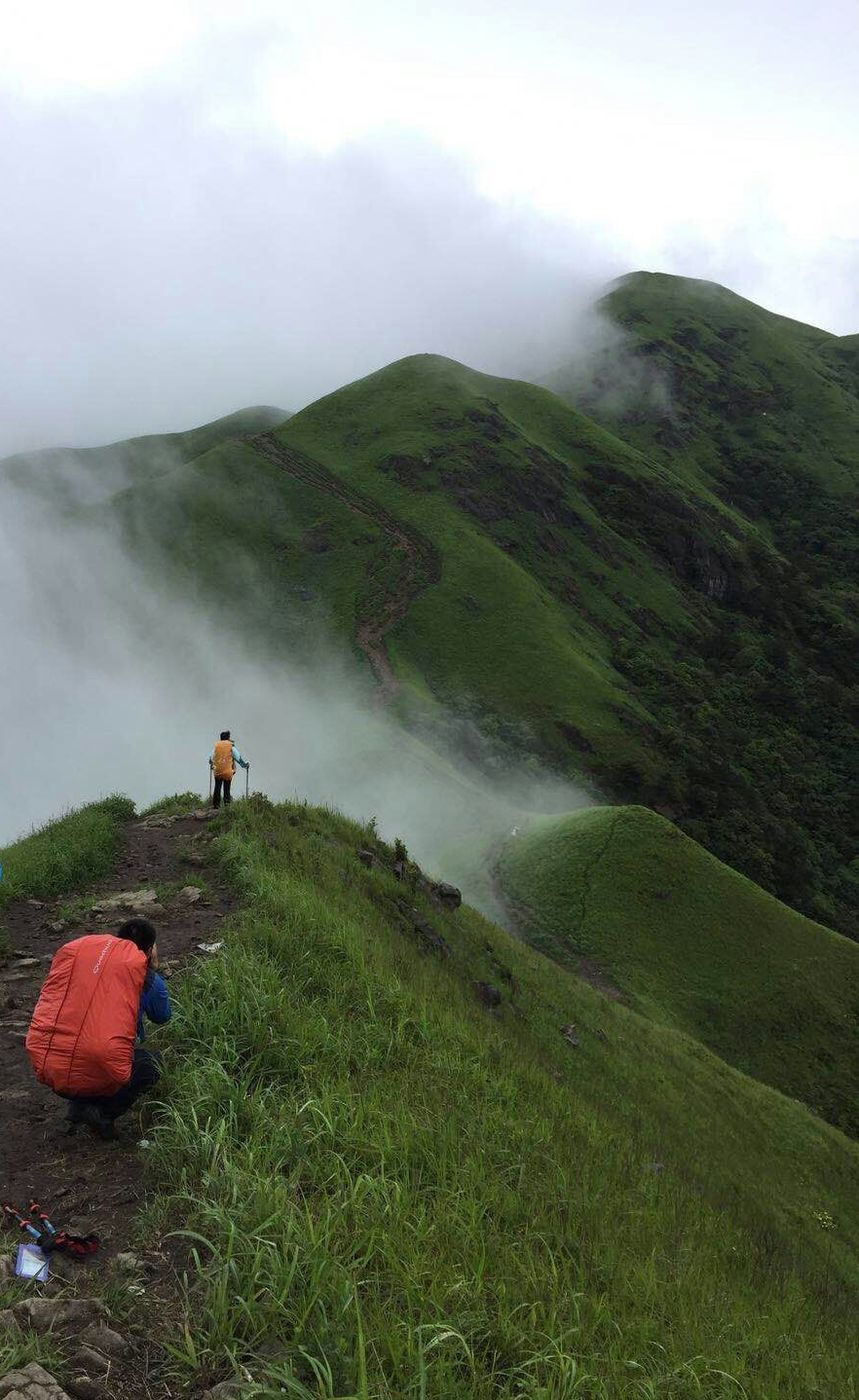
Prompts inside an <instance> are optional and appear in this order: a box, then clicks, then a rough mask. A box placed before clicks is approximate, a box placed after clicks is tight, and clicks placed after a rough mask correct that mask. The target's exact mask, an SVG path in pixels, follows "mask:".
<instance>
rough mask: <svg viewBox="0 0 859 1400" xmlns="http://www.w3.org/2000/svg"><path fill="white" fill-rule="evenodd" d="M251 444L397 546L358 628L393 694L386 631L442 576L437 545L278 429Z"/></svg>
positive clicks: (382, 683)
mask: <svg viewBox="0 0 859 1400" xmlns="http://www.w3.org/2000/svg"><path fill="white" fill-rule="evenodd" d="M251 444H252V446H253V447H254V448H256V450H257V452H261V453H262V455H263V456H264V457H267V458H268V459H269V461H271V462H274V464H275V465H276V466H278V467H281V468H282V469H283V470H284V471H286V472H288V473H289V474H290V476H293V477H295V478H296V480H298V481H303V482H305V483H306V484H307V485H308V486H312V487H314V488H315V489H316V490H317V491H323V492H325V494H326V495H329V496H333V497H334V498H335V499H336V500H338V501H340V502H341V503H342V504H343V505H345V506H346V507H347V508H348V509H349V510H351V511H353V512H354V514H356V515H361V516H363V517H364V518H365V519H366V520H369V521H371V522H372V523H373V524H374V525H376V526H378V528H379V529H380V530H381V531H382V532H383V533H384V534H385V535H386V536H387V538H388V540H389V541H390V544H391V546H392V548H393V549H394V550H395V551H396V555H397V557H398V558H399V560H400V569H399V572H398V575H397V578H396V580H395V581H394V582H393V584H392V586H391V589H390V592H389V594H388V596H387V597H386V598H384V599H382V600H381V602H380V603H378V604H377V605H376V606H375V608H374V610H373V612H372V614H371V615H370V616H368V617H363V618H360V617H359V618H358V619H357V625H356V631H355V640H356V642H357V644H358V646H359V647H360V648H361V650H362V651H363V653H364V655H365V656H366V658H367V660H368V662H369V663H370V667H371V669H372V671H373V675H374V676H375V677H376V680H377V682H378V685H379V697H380V699H381V700H382V702H383V703H385V702H387V701H388V700H391V699H393V697H394V696H395V695H396V694H397V691H398V690H399V688H400V683H399V681H398V680H397V678H396V676H395V674H394V669H393V667H392V665H391V660H390V657H389V656H388V649H387V646H386V644H385V637H386V635H387V633H388V632H390V631H391V628H392V627H395V626H396V624H397V623H398V622H401V621H402V619H403V618H404V617H405V616H406V613H407V612H408V610H409V608H410V606H411V604H412V602H413V600H414V599H415V597H416V596H417V594H418V593H420V592H422V591H423V589H424V588H428V587H429V585H430V584H431V583H434V582H436V581H437V579H438V578H439V574H440V563H439V559H438V555H437V553H436V550H435V549H434V548H433V546H432V545H431V544H430V542H429V540H426V539H424V538H423V536H422V535H420V534H419V532H418V531H417V530H412V529H411V528H410V527H409V526H408V525H405V524H404V523H403V522H402V521H401V520H398V519H397V518H396V516H393V515H391V514H390V513H389V512H388V511H386V510H385V509H384V507H383V506H380V505H379V504H378V503H377V502H376V501H372V500H370V498H369V497H367V496H363V495H361V494H360V493H359V492H357V491H353V490H352V489H351V488H350V487H347V486H346V484H345V483H344V482H343V481H341V480H340V479H339V477H337V476H335V475H334V473H333V472H330V471H329V470H328V468H327V467H324V466H323V465H322V463H321V462H317V461H315V460H314V459H313V458H312V457H307V456H305V454H304V453H303V452H299V451H297V450H296V449H295V448H293V447H289V446H288V445H287V444H286V443H283V442H280V441H279V440H278V438H277V437H275V436H274V434H272V433H260V434H259V436H258V437H255V438H253V439H252V440H251Z"/></svg>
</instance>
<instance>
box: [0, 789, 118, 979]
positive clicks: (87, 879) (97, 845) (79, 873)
mask: <svg viewBox="0 0 859 1400" xmlns="http://www.w3.org/2000/svg"><path fill="white" fill-rule="evenodd" d="M133 816H134V803H133V802H132V801H131V800H130V799H129V798H127V797H120V796H118V795H114V796H112V797H106V798H104V799H102V800H101V801H100V802H91V803H89V804H88V805H87V806H86V807H80V808H79V809H78V810H77V811H74V812H69V813H68V814H67V815H66V816H64V817H60V818H58V819H57V820H56V821H52V822H48V823H47V825H46V826H43V827H40V828H39V830H37V831H32V832H31V833H30V834H29V835H28V836H25V837H23V838H22V839H21V840H20V841H16V842H14V844H13V845H11V846H5V847H2V848H0V865H2V867H3V879H2V880H0V955H2V954H3V952H4V951H5V940H4V934H3V910H4V907H5V906H6V905H7V904H9V902H10V901H11V900H13V899H50V898H51V897H52V896H53V895H57V894H64V893H65V892H66V891H67V890H76V889H84V888H86V886H88V885H89V884H91V883H92V882H93V880H97V879H100V878H101V877H102V876H103V875H106V874H107V873H108V872H109V871H110V870H111V869H112V867H113V864H114V861H115V860H116V856H117V853H118V851H119V848H120V844H121V839H122V825H123V823H124V822H127V821H129V820H130V819H131V818H132V817H133Z"/></svg>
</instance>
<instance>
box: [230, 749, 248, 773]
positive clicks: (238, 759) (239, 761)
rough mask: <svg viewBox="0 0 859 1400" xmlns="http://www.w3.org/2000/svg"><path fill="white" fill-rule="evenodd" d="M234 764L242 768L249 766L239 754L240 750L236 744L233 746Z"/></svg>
mask: <svg viewBox="0 0 859 1400" xmlns="http://www.w3.org/2000/svg"><path fill="white" fill-rule="evenodd" d="M233 763H237V764H238V765H239V767H240V768H247V766H248V765H247V764H246V763H245V761H244V759H243V758H242V756H241V754H240V753H239V751H238V749H237V748H236V746H235V744H233Z"/></svg>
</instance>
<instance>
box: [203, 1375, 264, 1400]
mask: <svg viewBox="0 0 859 1400" xmlns="http://www.w3.org/2000/svg"><path fill="white" fill-rule="evenodd" d="M251 1393H252V1392H251V1390H250V1388H249V1387H248V1385H247V1384H246V1383H245V1381H238V1380H233V1381H221V1382H220V1383H219V1384H218V1385H215V1386H213V1387H212V1389H211V1390H207V1391H206V1392H205V1394H204V1395H203V1396H202V1397H201V1400H242V1397H243V1396H247V1395H250V1394H251Z"/></svg>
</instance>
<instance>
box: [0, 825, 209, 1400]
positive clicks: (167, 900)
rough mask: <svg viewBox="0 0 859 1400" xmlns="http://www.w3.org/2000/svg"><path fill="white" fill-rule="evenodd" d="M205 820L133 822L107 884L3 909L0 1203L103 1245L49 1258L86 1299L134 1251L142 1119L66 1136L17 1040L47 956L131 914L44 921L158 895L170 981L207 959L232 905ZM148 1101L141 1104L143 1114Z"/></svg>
mask: <svg viewBox="0 0 859 1400" xmlns="http://www.w3.org/2000/svg"><path fill="white" fill-rule="evenodd" d="M210 815H213V814H212V813H211V812H210V811H208V810H207V811H201V812H200V814H199V816H197V817H196V818H194V817H191V818H185V817H182V818H180V819H178V820H177V819H173V818H169V819H168V818H164V819H162V820H163V821H164V824H163V825H149V824H148V822H151V821H152V820H153V818H149V819H148V821H145V820H141V819H140V818H136V819H135V820H134V821H133V822H131V823H130V824H129V825H128V827H127V828H126V833H125V844H124V850H123V851H122V853H121V855H120V857H119V859H118V861H117V864H116V866H115V869H114V872H113V875H112V877H109V878H108V879H106V880H104V881H102V882H100V883H99V885H98V887H97V888H95V889H93V890H90V891H87V893H86V898H85V900H80V899H74V900H73V899H71V898H70V897H64V898H59V899H54V900H51V901H50V902H46V903H39V902H37V901H33V900H21V901H17V902H15V903H13V904H10V905H9V906H8V907H7V908H6V909H5V910H4V915H3V923H4V927H5V929H6V931H7V933H8V936H9V945H10V957H9V958H8V960H7V961H6V962H5V963H4V964H2V965H0V1197H2V1199H3V1200H11V1201H12V1202H13V1203H14V1204H16V1205H18V1206H19V1207H20V1208H21V1209H23V1210H26V1209H27V1208H28V1206H29V1202H30V1200H31V1199H32V1198H33V1197H35V1198H36V1199H38V1200H40V1201H41V1202H42V1203H43V1205H44V1206H45V1208H46V1209H47V1210H48V1211H49V1213H50V1215H51V1217H52V1219H53V1220H54V1223H55V1224H57V1225H63V1226H66V1227H67V1228H70V1229H72V1230H73V1231H75V1232H82V1233H85V1232H88V1231H95V1233H97V1234H98V1235H99V1236H100V1237H101V1240H102V1248H101V1249H100V1251H99V1253H98V1254H96V1255H95V1256H93V1257H92V1258H91V1259H89V1260H87V1261H86V1263H84V1264H81V1265H66V1264H65V1263H64V1261H61V1260H58V1261H57V1272H59V1274H60V1276H61V1277H65V1278H67V1279H68V1281H69V1283H70V1285H78V1286H79V1288H80V1289H82V1290H84V1291H85V1292H86V1293H87V1294H89V1295H93V1294H97V1293H98V1292H99V1291H100V1289H101V1287H102V1285H103V1283H104V1282H105V1280H106V1278H107V1275H108V1273H109V1271H110V1268H111V1265H112V1263H113V1261H114V1260H115V1257H116V1255H117V1254H119V1253H122V1252H125V1251H127V1250H129V1249H132V1250H133V1251H134V1252H135V1253H136V1254H138V1255H139V1254H141V1251H140V1249H139V1247H138V1246H137V1245H136V1243H135V1241H134V1237H133V1226H134V1223H135V1215H136V1213H137V1210H138V1208H139V1206H140V1204H141V1202H142V1200H143V1198H144V1157H145V1153H144V1152H143V1151H142V1150H141V1148H140V1146H139V1140H140V1136H141V1134H140V1131H139V1116H138V1113H137V1111H136V1110H132V1111H131V1112H130V1113H129V1114H128V1115H127V1117H124V1118H123V1119H121V1120H120V1124H119V1141H118V1142H116V1143H104V1142H101V1141H100V1140H99V1139H98V1138H97V1137H95V1136H94V1135H92V1134H91V1133H90V1132H89V1131H87V1130H86V1129H79V1130H78V1132H77V1133H76V1134H75V1135H74V1136H73V1137H70V1136H69V1135H68V1133H67V1130H66V1125H65V1110H66V1106H65V1103H64V1102H63V1101H62V1100H60V1099H58V1098H57V1097H56V1096H55V1095H53V1094H52V1093H51V1092H50V1091H49V1090H48V1089H46V1088H44V1087H43V1086H42V1085H40V1084H38V1083H37V1082H36V1080H35V1078H34V1076H33V1073H32V1071H31V1068H30V1064H29V1060H28V1059H27V1055H26V1052H25V1050H24V1043H23V1042H24V1036H25V1033H26V1029H27V1025H28V1023H29V1019H30V1016H31V1013H32V1010H33V1006H34V1004H35V1002H36V999H37V997H38V993H39V989H40V987H41V984H42V982H43V980H44V978H45V975H46V973H47V970H48V967H49V965H50V961H51V958H52V956H53V954H54V952H55V951H56V949H57V948H58V947H59V946H60V945H61V944H62V943H64V942H68V941H69V940H71V939H72V938H76V937H80V936H81V935H82V934H83V933H91V932H96V931H100V930H112V929H115V928H116V927H117V926H118V925H119V924H120V923H121V922H122V921H123V919H125V918H128V917H129V913H128V912H124V911H121V910H120V911H114V912H113V913H111V914H109V915H107V916H104V915H102V916H100V917H97V918H96V917H91V916H89V915H86V914H85V915H84V916H83V918H82V919H81V920H80V921H79V922H78V921H74V922H72V921H70V922H68V923H67V924H66V927H65V928H64V930H63V931H62V932H57V931H55V930H52V929H50V928H49V927H48V925H49V924H50V923H52V922H55V921H57V920H58V919H59V918H60V917H61V913H60V911H61V910H62V908H63V907H64V906H68V905H71V904H74V905H76V906H78V908H80V909H86V908H88V907H89V906H90V905H91V904H93V903H95V902H97V900H98V899H100V898H102V897H105V896H108V895H112V894H119V893H124V892H126V891H132V890H139V889H142V888H144V887H147V888H152V887H155V888H156V890H157V893H158V896H159V901H158V904H159V912H153V914H152V915H151V916H150V917H151V918H152V921H153V923H154V924H155V926H156V928H157V930H158V948H159V955H160V958H161V965H162V971H163V973H164V975H165V976H166V978H167V980H168V984H169V982H170V979H171V976H172V974H173V973H175V972H176V971H177V970H178V969H179V968H181V967H182V965H183V964H185V963H187V962H188V961H189V960H191V959H193V958H194V957H199V956H206V954H203V953H200V952H198V950H197V945H198V944H200V943H211V942H214V941H217V938H218V927H219V925H220V923H221V920H222V918H223V917H224V915H225V914H227V913H228V912H229V911H230V910H231V909H232V908H233V907H234V906H235V903H236V900H235V897H234V896H232V895H231V894H230V892H229V891H228V890H227V889H226V888H225V887H224V885H223V884H222V883H221V881H220V879H219V877H218V873H217V870H216V868H215V867H214V866H213V864H212V862H211V860H210V858H209V856H208V854H207V852H208V847H209V842H210V840H211V839H212V837H211V834H210V832H209V831H208V829H207V821H206V819H207V818H208V817H209V816H210ZM155 820H158V819H157V818H156V819H155ZM168 823H169V824H168ZM194 883H197V884H198V885H201V886H202V891H201V898H200V899H199V901H198V902H196V903H191V902H189V901H188V899H187V897H186V898H184V899H183V898H180V897H179V895H178V891H179V889H180V888H182V887H186V886H188V885H191V884H194ZM141 912H142V911H141ZM152 1029H153V1028H150V1034H151V1033H152ZM168 1072H169V1062H168ZM157 1092H158V1090H157V1089H156V1090H155V1093H156V1095H157ZM145 1103H146V1100H145V1099H144V1100H143V1105H144V1110H143V1111H144V1113H145V1111H146V1110H145ZM15 1245H16V1236H15V1234H14V1232H13V1231H12V1230H11V1229H10V1228H9V1227H7V1226H0V1256H2V1257H4V1258H8V1257H10V1256H11V1254H12V1252H13V1250H14V1248H15ZM142 1258H143V1260H144V1262H145V1264H146V1267H147V1269H148V1270H149V1272H150V1276H151V1280H152V1285H151V1286H152V1289H153V1290H154V1291H155V1292H157V1291H158V1290H159V1288H162V1287H163V1288H164V1289H165V1290H166V1292H167V1293H168V1294H169V1292H170V1288H171V1283H170V1280H171V1279H172V1266H171V1265H170V1264H169V1261H168V1259H167V1257H166V1255H165V1254H164V1253H163V1252H162V1251H161V1250H160V1248H159V1247H158V1246H157V1244H153V1248H152V1249H151V1251H149V1252H148V1253H147V1251H143V1255H142ZM162 1393H163V1391H159V1390H158V1389H154V1390H151V1391H150V1390H149V1389H148V1388H144V1387H142V1386H139V1387H138V1389H137V1390H136V1391H135V1390H134V1389H133V1387H132V1389H130V1390H128V1391H127V1390H126V1389H125V1388H122V1389H121V1390H118V1391H117V1394H122V1395H123V1396H125V1395H126V1394H129V1395H130V1394H135V1395H139V1396H141V1397H142V1396H144V1395H147V1396H148V1395H149V1394H153V1395H156V1394H162Z"/></svg>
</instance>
